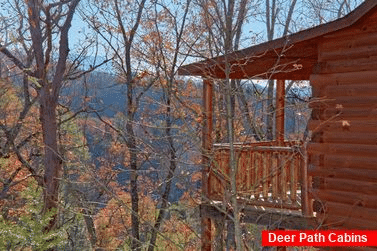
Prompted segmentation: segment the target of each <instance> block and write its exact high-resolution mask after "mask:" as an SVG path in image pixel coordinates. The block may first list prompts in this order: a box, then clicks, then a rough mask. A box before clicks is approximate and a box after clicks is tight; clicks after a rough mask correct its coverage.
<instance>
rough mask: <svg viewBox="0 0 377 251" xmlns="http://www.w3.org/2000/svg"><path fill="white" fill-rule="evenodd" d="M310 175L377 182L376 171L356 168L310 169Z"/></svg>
mask: <svg viewBox="0 0 377 251" xmlns="http://www.w3.org/2000/svg"><path fill="white" fill-rule="evenodd" d="M309 175H311V176H321V177H331V178H339V179H353V180H359V181H370V182H374V181H376V180H377V171H376V170H368V169H363V170H360V169H355V168H342V167H339V166H326V167H323V166H317V167H315V168H312V169H310V172H309Z"/></svg>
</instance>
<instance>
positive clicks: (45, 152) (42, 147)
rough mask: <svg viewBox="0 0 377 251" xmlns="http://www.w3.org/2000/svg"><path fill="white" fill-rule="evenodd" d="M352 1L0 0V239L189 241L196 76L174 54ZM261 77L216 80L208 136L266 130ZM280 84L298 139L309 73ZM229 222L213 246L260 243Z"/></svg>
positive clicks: (272, 34)
mask: <svg viewBox="0 0 377 251" xmlns="http://www.w3.org/2000/svg"><path fill="white" fill-rule="evenodd" d="M362 2H363V1H362V0H334V1H328V0H221V1H220V0H182V1H176V0H153V1H152V0H151V1H149V0H127V1H120V0H103V1H100V0H60V1H55V0H3V1H1V3H0V209H1V210H0V250H98V251H99V250H148V251H153V250H199V249H200V235H201V232H200V230H201V228H200V224H201V221H200V213H199V205H200V202H201V200H202V199H203V198H202V197H201V196H202V194H201V179H202V177H201V168H202V166H201V160H202V157H201V153H202V149H201V146H202V145H201V143H202V139H201V129H202V123H203V114H202V103H201V102H202V101H201V97H202V80H201V79H200V78H194V77H193V78H189V77H183V76H180V75H178V74H177V70H178V68H179V67H180V66H182V65H185V64H189V63H192V62H197V61H200V60H204V59H208V58H212V57H215V56H219V55H223V54H225V53H229V52H232V51H237V50H239V49H242V48H246V47H249V46H251V45H255V44H259V43H262V42H266V41H271V40H273V39H275V38H279V37H283V36H287V35H289V34H291V33H295V32H297V31H300V30H303V29H307V28H310V27H313V26H316V25H320V24H323V23H327V22H329V21H332V20H334V19H337V18H340V17H343V16H344V15H346V14H348V13H349V12H350V11H352V10H353V9H355V8H356V7H357V6H358V5H360V4H361V3H362ZM215 81H216V80H215ZM274 86H275V85H274V81H272V80H270V81H260V80H255V79H245V80H232V81H229V83H226V82H224V81H217V85H216V87H215V95H214V114H215V117H216V124H215V134H214V137H215V138H214V142H216V143H229V142H230V141H234V142H256V141H266V140H271V139H272V137H273V136H272V134H273V129H272V128H273V124H274V117H273V114H274V103H273V97H274V88H275V87H274ZM285 89H286V94H287V97H286V102H287V107H286V118H285V124H286V135H285V136H286V137H287V138H290V139H295V140H305V139H306V138H307V137H308V135H307V133H308V132H307V128H306V123H307V120H308V118H309V116H310V109H309V107H308V102H309V98H310V95H311V90H310V87H309V85H308V83H306V82H302V81H301V82H300V81H290V82H288V83H286V86H285ZM227 91H228V92H229V93H230V95H229V97H230V98H227V97H228V95H225V93H226V92H227ZM228 108H229V109H228ZM229 111H230V113H229ZM229 116H231V117H232V119H233V121H234V127H233V128H232V130H231V131H232V132H230V131H229V128H228V127H227V124H226V121H227V117H229ZM230 135H233V136H234V137H230ZM241 228H242V229H241V231H240V232H236V235H238V236H236V237H234V236H228V237H227V238H225V242H226V243H224V245H223V246H224V247H226V249H227V250H260V249H262V247H261V236H260V235H261V234H260V231H261V230H262V229H263V227H261V226H257V225H251V224H248V225H242V226H241ZM230 232H232V231H230Z"/></svg>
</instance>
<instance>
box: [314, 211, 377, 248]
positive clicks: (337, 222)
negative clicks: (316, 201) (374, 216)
mask: <svg viewBox="0 0 377 251" xmlns="http://www.w3.org/2000/svg"><path fill="white" fill-rule="evenodd" d="M317 218H318V219H323V220H321V221H320V222H321V223H322V224H321V227H322V228H325V229H360V230H362V229H365V230H377V228H376V225H377V224H376V222H374V221H370V220H363V219H359V218H353V217H348V216H338V215H332V214H330V215H329V214H320V213H318V214H317ZM342 250H344V247H343V249H342ZM362 250H364V249H362Z"/></svg>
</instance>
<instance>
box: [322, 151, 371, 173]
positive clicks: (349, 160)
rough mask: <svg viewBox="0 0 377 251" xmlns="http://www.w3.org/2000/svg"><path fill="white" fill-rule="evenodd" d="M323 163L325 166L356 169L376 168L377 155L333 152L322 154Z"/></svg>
mask: <svg viewBox="0 0 377 251" xmlns="http://www.w3.org/2000/svg"><path fill="white" fill-rule="evenodd" d="M323 165H324V166H326V167H330V166H340V167H342V168H354V169H358V170H360V171H361V170H364V169H370V170H377V157H363V156H344V155H335V154H326V155H324V159H323Z"/></svg>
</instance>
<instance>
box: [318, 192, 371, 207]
mask: <svg viewBox="0 0 377 251" xmlns="http://www.w3.org/2000/svg"><path fill="white" fill-rule="evenodd" d="M312 193H313V197H314V198H316V199H319V200H321V201H324V202H326V201H332V202H337V203H343V204H347V205H357V206H362V207H367V208H374V209H376V208H377V195H376V194H372V195H367V194H361V193H358V192H357V191H335V190H324V189H313V191H312Z"/></svg>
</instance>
